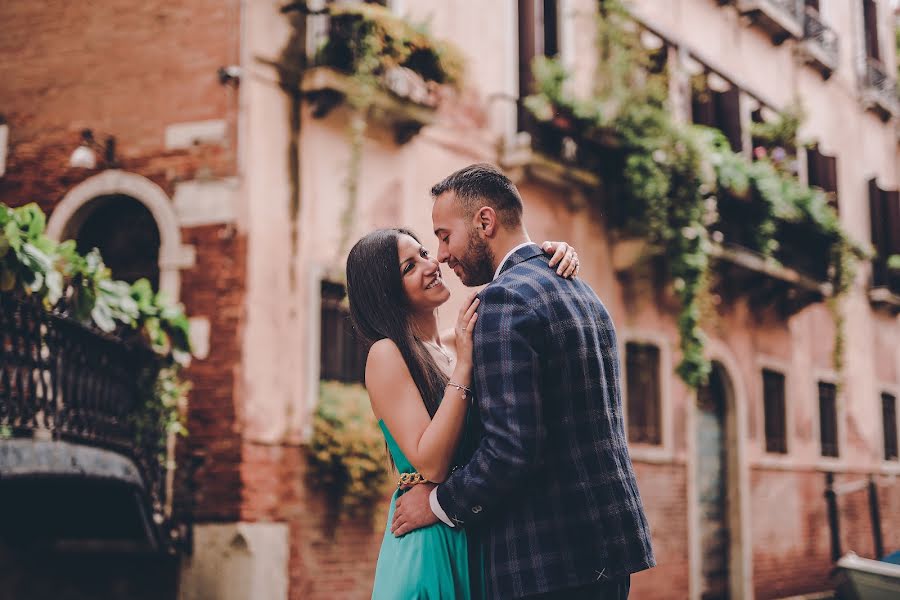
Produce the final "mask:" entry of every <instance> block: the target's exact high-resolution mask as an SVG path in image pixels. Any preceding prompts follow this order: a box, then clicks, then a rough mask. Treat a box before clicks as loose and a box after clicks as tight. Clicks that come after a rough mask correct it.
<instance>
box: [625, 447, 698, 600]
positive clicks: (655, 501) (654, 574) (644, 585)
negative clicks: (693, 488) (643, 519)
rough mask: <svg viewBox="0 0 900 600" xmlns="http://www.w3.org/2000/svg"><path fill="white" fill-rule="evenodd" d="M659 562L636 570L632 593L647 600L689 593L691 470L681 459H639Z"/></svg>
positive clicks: (641, 485) (641, 487)
mask: <svg viewBox="0 0 900 600" xmlns="http://www.w3.org/2000/svg"><path fill="white" fill-rule="evenodd" d="M634 470H635V474H636V475H637V479H638V489H639V490H640V492H641V500H642V501H643V503H644V511H645V512H646V514H647V520H648V521H649V523H650V532H651V535H652V539H653V551H654V553H655V555H656V563H657V566H656V567H655V568H653V569H650V570H649V571H643V572H641V573H637V574H635V575H634V576H633V577H632V579H631V590H632V592H631V595H632V597H633V598H640V599H641V600H644V599H645V598H646V599H647V600H657V599H658V600H668V599H670V598H686V597H687V595H688V577H689V573H690V569H689V565H688V549H689V546H688V523H687V473H686V469H685V466H684V465H683V464H679V463H670V464H660V465H657V464H649V463H639V462H638V463H635V464H634Z"/></svg>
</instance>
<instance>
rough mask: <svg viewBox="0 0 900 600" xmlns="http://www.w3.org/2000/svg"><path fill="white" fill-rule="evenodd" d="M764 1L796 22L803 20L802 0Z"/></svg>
mask: <svg viewBox="0 0 900 600" xmlns="http://www.w3.org/2000/svg"><path fill="white" fill-rule="evenodd" d="M765 2H766V3H768V4H772V5H774V6H775V7H776V9H777V10H779V11H781V12H783V13H785V14H787V15H788V16H790V17H791V18H793V19H794V20H795V21H797V22H798V23H802V22H803V12H804V3H803V0H765Z"/></svg>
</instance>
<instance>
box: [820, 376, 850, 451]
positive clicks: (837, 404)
mask: <svg viewBox="0 0 900 600" xmlns="http://www.w3.org/2000/svg"><path fill="white" fill-rule="evenodd" d="M813 384H814V386H815V396H814V398H815V407H816V416H817V417H818V418H817V419H815V420H814V423H815V430H816V436H815V441H817V443H818V449H819V451H818V457H819V460H821V461H827V462H828V463H833V462H838V461H840V459H841V458H843V454H842V450H843V449H844V444H843V443H842V441H843V440H842V439H841V438H842V433H843V429H844V428H843V427H842V422H843V419H842V415H843V411H842V406H841V405H842V404H843V403H842V401H841V393H840V389H839V387H838V385H837V380H836V379H835V378H833V377H830V376H821V377H815V378H813ZM823 385H827V386H831V387H832V388H833V389H834V444H835V451H836V454H834V455H831V454H825V447H824V444H823V443H822V442H823V439H822V394H821V389H822V386H823Z"/></svg>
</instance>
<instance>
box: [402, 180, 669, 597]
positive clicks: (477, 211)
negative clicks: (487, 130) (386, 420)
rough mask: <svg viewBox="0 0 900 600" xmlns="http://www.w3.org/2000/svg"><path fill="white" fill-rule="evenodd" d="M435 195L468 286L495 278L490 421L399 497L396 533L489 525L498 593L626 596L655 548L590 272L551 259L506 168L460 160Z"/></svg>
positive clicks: (487, 384) (488, 317)
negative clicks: (448, 461) (559, 269)
mask: <svg viewBox="0 0 900 600" xmlns="http://www.w3.org/2000/svg"><path fill="white" fill-rule="evenodd" d="M431 194H432V196H433V197H434V206H433V209H432V219H433V220H434V231H435V234H436V235H437V236H438V240H439V246H438V260H439V261H440V262H445V263H447V265H448V266H449V267H450V268H451V269H453V272H454V273H456V275H457V276H458V277H459V278H460V279H461V280H462V282H463V283H464V284H465V285H467V286H478V285H483V284H485V283H489V282H490V284H489V285H488V286H487V287H486V288H485V289H484V290H482V292H481V294H480V297H481V305H480V306H479V308H478V313H479V318H478V320H477V324H476V325H475V331H474V342H475V354H474V362H475V374H474V386H475V390H474V391H475V397H476V399H477V402H478V406H479V416H480V417H481V421H482V425H483V429H484V432H483V437H482V439H481V443H480V445H479V447H478V448H477V449H476V450H475V452H474V454H473V456H472V458H471V460H469V462H468V463H467V464H466V465H465V466H462V467H460V468H458V469H456V470H455V471H454V472H453V473H452V474H451V475H450V476H449V477H448V478H447V481H445V482H444V483H442V484H440V485H439V486H437V487H433V486H416V487H415V488H413V489H412V490H410V491H409V492H407V493H406V494H405V495H404V496H402V497H401V498H400V499H399V500H398V501H397V505H396V509H395V515H394V521H393V524H392V531H393V533H394V535H403V534H405V533H408V532H409V531H412V530H414V529H418V528H420V527H423V526H426V525H430V524H432V523H435V522H437V520H438V519H439V518H440V519H441V520H443V521H444V522H445V523H447V525H449V526H451V527H466V528H469V527H471V526H476V525H483V527H484V530H485V531H486V535H485V538H486V539H485V544H486V548H485V550H486V555H487V565H486V566H487V573H488V585H489V589H490V595H491V596H493V597H495V598H504V599H506V598H540V599H543V600H549V599H557V598H558V599H566V600H578V599H580V598H585V599H588V598H589V599H591V600H597V599H607V598H615V599H622V598H627V597H628V591H629V587H630V574H631V573H634V572H636V571H640V570H643V569H647V568H650V567H652V566H654V565H655V559H654V557H653V550H652V549H651V546H650V532H649V527H648V525H647V521H646V518H645V517H644V512H643V507H642V505H641V499H640V495H639V493H638V489H637V483H636V481H635V476H634V471H633V469H632V465H631V459H630V457H629V455H628V449H627V445H626V439H625V430H624V426H623V422H622V402H621V395H620V391H619V360H618V352H617V345H616V334H615V330H614V328H613V324H612V321H611V320H610V317H609V314H608V313H607V312H606V309H605V308H604V306H603V304H602V303H601V302H600V300H599V299H598V298H597V296H596V295H595V294H594V292H593V291H592V290H591V288H590V287H588V286H587V285H586V284H585V283H584V282H583V281H581V280H579V279H564V278H562V277H557V276H556V275H555V274H554V272H553V271H552V270H551V269H548V268H547V262H548V260H547V257H546V256H545V255H544V253H543V252H542V251H541V249H540V248H539V247H538V246H537V245H535V244H532V243H531V242H530V240H529V238H528V233H527V232H526V231H525V227H524V225H523V222H522V213H523V208H522V200H521V197H520V196H519V192H518V190H517V189H516V187H515V186H514V185H513V183H512V182H511V181H510V180H509V179H508V178H507V177H506V176H505V175H503V173H501V172H500V171H499V170H497V169H496V168H494V167H492V166H490V165H485V164H477V165H472V166H469V167H466V168H464V169H461V170H460V171H457V172H456V173H453V174H452V175H450V176H449V177H447V178H446V179H444V180H443V181H442V182H440V183H438V184H437V185H435V186H434V187H433V188H432V190H431ZM498 257H499V260H498Z"/></svg>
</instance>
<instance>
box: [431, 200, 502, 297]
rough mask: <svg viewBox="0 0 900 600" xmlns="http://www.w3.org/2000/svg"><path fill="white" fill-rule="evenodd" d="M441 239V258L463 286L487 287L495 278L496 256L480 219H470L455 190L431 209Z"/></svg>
mask: <svg viewBox="0 0 900 600" xmlns="http://www.w3.org/2000/svg"><path fill="white" fill-rule="evenodd" d="M431 219H432V221H433V222H434V234H435V235H436V236H437V238H438V252H437V259H438V260H439V261H440V262H442V263H447V266H448V267H450V268H451V269H452V270H453V272H454V273H456V276H457V277H459V279H460V280H461V281H462V282H463V285H465V286H468V287H474V286H478V285H484V284H485V283H488V282H489V281H491V280H492V279H493V278H494V253H493V252H492V251H491V248H490V246H489V245H488V243H487V240H486V239H485V238H484V237H483V236H482V235H481V229H480V228H479V226H478V223H477V222H476V219H475V218H474V217H473V218H466V216H465V215H464V214H463V210H462V205H461V203H460V202H457V200H456V194H455V193H454V192H453V191H449V192H445V193H443V194H441V195H440V196H438V198H437V199H436V200H435V201H434V206H433V207H432V209H431Z"/></svg>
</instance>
